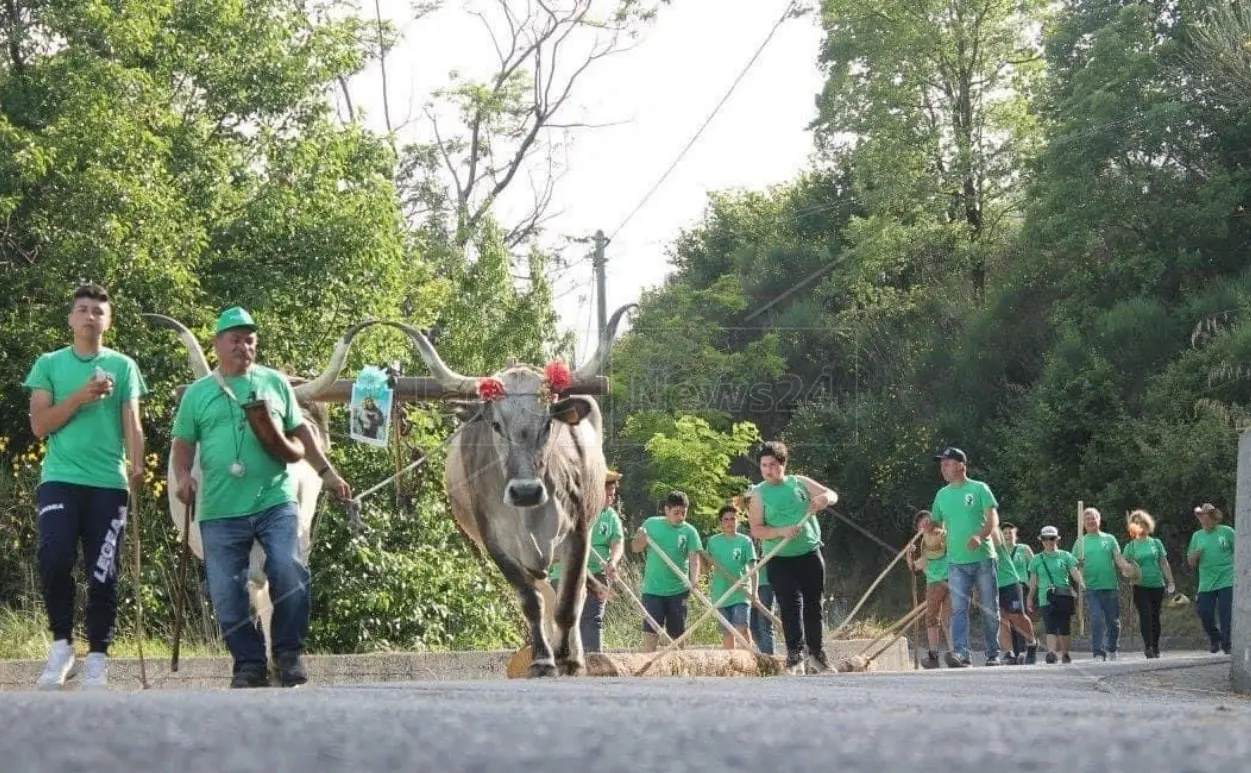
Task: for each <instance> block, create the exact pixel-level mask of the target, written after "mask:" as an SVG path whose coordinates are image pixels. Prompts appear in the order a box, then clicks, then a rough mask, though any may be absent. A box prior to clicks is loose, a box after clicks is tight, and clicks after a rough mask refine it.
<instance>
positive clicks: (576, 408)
mask: <svg viewBox="0 0 1251 773" xmlns="http://www.w3.org/2000/svg"><path fill="white" fill-rule="evenodd" d="M590 412H591V401H590V400H588V399H586V398H585V397H566V398H565V399H564V400H557V401H556V402H554V403H552V407H551V408H549V409H548V411H547V413H548V415H549V416H551V417H552V418H553V419H555V420H557V421H563V422H564V423H566V424H568V425H569V426H571V427H572V426H573V425H575V424H577V423H578V422H580V421H582V420H583V419H585V418H586V415H587V414H588V413H590Z"/></svg>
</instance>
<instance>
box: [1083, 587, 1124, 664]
mask: <svg viewBox="0 0 1251 773" xmlns="http://www.w3.org/2000/svg"><path fill="white" fill-rule="evenodd" d="M1086 606H1088V607H1090V651H1091V652H1092V653H1094V654H1095V655H1106V654H1107V653H1109V652H1116V643H1117V642H1118V641H1120V639H1121V599H1120V597H1119V596H1118V595H1117V592H1116V591H1114V590H1094V589H1091V588H1087V589H1086Z"/></svg>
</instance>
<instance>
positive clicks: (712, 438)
mask: <svg viewBox="0 0 1251 773" xmlns="http://www.w3.org/2000/svg"><path fill="white" fill-rule="evenodd" d="M623 434H624V435H625V436H626V437H630V438H633V439H635V440H642V441H644V447H645V448H646V450H647V453H648V456H649V457H650V460H651V464H650V466H649V467H648V472H647V481H648V492H649V493H650V495H651V497H652V498H653V499H654V500H659V499H661V498H662V497H664V495H665V494H667V493H668V492H670V491H674V490H677V491H683V492H685V493H686V495H687V496H688V497H689V498H690V500H691V507H690V512H689V517H690V520H691V521H692V522H693V523H694V524H695V527H696V528H698V529H700V530H701V531H703V532H709V531H713V530H715V529H716V527H717V510H718V508H720V507H721V506H722V505H725V504H728V503H729V502H730V500H731V499H732V498H733V497H735V496H737V495H739V494H742V493H743V491H744V490H746V488H747V484H748V482H749V481H748V479H747V478H746V477H744V476H741V475H731V474H730V472H729V470H730V465H731V463H732V462H734V461H735V459H736V458H738V457H740V456H742V455H743V454H745V453H747V451H748V449H750V448H751V446H752V444H753V443H757V442H759V441H760V432H759V430H758V429H757V428H756V425H754V424H752V423H751V422H747V421H744V422H735V424H734V426H733V427H732V428H731V429H730V431H729V432H718V431H716V430H714V429H713V428H712V427H710V426H709V425H708V422H706V421H704V420H703V419H701V418H698V417H695V416H679V417H678V418H677V419H676V420H673V421H672V423H671V428H670V429H669V430H668V431H667V432H666V431H653V430H652V429H651V428H650V427H649V426H648V424H647V423H646V422H639V421H636V420H633V419H632V420H630V421H627V423H626V427H625V429H624V430H623Z"/></svg>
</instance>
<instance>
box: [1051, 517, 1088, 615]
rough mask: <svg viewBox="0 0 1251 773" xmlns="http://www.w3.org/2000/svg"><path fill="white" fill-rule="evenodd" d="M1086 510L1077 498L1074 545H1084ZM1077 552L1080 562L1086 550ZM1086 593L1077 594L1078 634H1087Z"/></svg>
mask: <svg viewBox="0 0 1251 773" xmlns="http://www.w3.org/2000/svg"><path fill="white" fill-rule="evenodd" d="M1085 511H1086V503H1085V502H1084V501H1082V500H1080V499H1079V500H1077V539H1076V540H1075V541H1074V543H1073V544H1074V545H1078V546H1081V545H1082V532H1083V531H1085V528H1084V525H1083V523H1082V521H1083V520H1084V519H1083V518H1082V513H1084V512H1085ZM1057 547H1058V546H1057ZM1077 552H1078V553H1081V554H1082V555H1079V556H1077V560H1078V561H1079V562H1080V561H1081V560H1082V559H1084V558H1085V551H1084V550H1080V549H1079V550H1078V551H1077ZM1085 595H1086V594H1084V593H1078V594H1076V596H1077V632H1078V634H1080V635H1082V636H1085V635H1086V615H1085V612H1083V610H1084V609H1085V606H1086V605H1085V604H1084V603H1083V598H1082V597H1083V596H1085Z"/></svg>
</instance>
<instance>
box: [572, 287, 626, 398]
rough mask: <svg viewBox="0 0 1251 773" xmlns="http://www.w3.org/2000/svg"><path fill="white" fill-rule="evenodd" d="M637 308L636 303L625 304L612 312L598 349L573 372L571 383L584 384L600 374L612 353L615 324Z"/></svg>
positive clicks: (615, 332)
mask: <svg viewBox="0 0 1251 773" xmlns="http://www.w3.org/2000/svg"><path fill="white" fill-rule="evenodd" d="M638 307H639V305H638V304H637V303H627V304H626V305H624V306H622V307H621V308H619V309H617V310H616V311H614V312H613V314H612V316H611V317H609V318H608V324H607V325H605V326H604V334H603V335H602V336H601V337H600V339H599V347H597V348H596V349H595V354H592V355H591V357H590V359H588V360H587V361H586V362H584V363H583V364H582V367H580V368H578V369H577V370H575V371H574V372H573V383H575V384H585V383H586V382H588V381H590V380H591V379H593V378H595V377H596V376H598V375H599V374H600V371H602V370H603V368H604V365H606V364H607V363H608V355H609V354H610V353H611V352H612V340H613V338H615V337H616V335H617V324H618V323H620V322H621V317H622V315H624V314H625V313H626V312H627V311H629V310H630V309H637V308H638Z"/></svg>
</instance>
